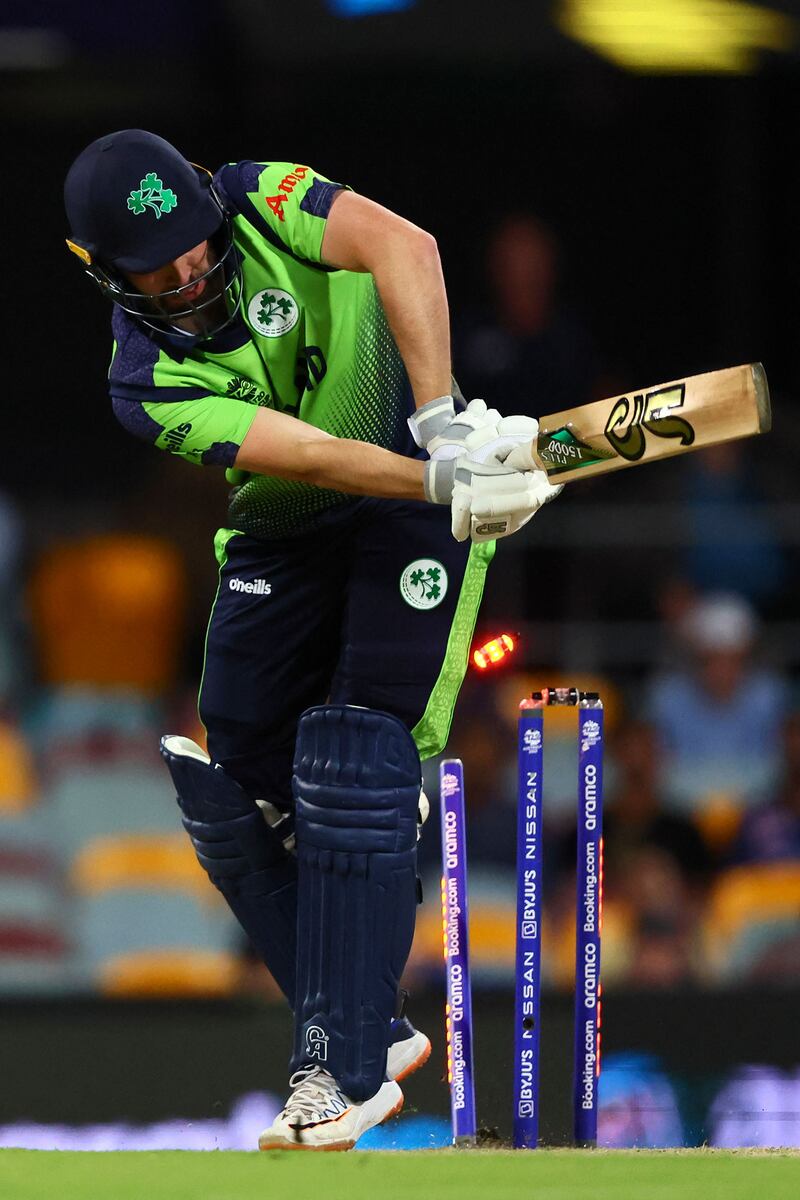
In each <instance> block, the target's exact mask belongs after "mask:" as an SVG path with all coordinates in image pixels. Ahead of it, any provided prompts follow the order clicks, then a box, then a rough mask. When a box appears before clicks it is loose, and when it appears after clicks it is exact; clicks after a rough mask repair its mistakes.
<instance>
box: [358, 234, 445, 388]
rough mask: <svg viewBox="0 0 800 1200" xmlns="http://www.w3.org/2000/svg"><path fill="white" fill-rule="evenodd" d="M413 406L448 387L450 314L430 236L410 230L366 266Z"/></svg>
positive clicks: (436, 255) (436, 252) (437, 257)
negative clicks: (397, 352)
mask: <svg viewBox="0 0 800 1200" xmlns="http://www.w3.org/2000/svg"><path fill="white" fill-rule="evenodd" d="M372 275H373V278H374V280H375V285H376V287H377V289H378V294H379V295H380V298H381V303H382V305H383V309H384V312H385V313H386V319H387V321H388V322H389V328H390V329H391V331H392V334H393V335H394V339H395V341H396V342H397V347H398V349H399V351H400V355H401V357H402V359H403V362H404V364H405V368H406V370H407V371H408V376H409V379H410V381H411V387H412V389H413V392H414V399H415V402H416V404H417V407H419V406H420V405H422V404H426V403H427V402H428V401H429V400H433V399H434V398H435V397H436V396H443V395H446V394H447V393H448V392H449V391H450V390H451V386H452V385H451V371H450V318H449V313H448V308H447V293H446V291H445V286H444V277H443V275H442V265H441V261H440V259H439V251H438V249H437V246H436V242H435V241H434V239H433V238H432V237H430V235H429V234H425V233H422V231H421V230H414V232H413V234H410V235H406V236H404V237H401V238H398V239H397V242H396V244H394V245H392V244H391V243H390V245H389V246H388V247H385V248H384V252H383V254H382V255H381V258H380V260H379V261H378V262H377V263H376V264H375V266H374V267H373V271H372Z"/></svg>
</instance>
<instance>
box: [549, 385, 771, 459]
mask: <svg viewBox="0 0 800 1200" xmlns="http://www.w3.org/2000/svg"><path fill="white" fill-rule="evenodd" d="M771 421H772V418H771V413H770V404H769V388H768V386H767V376H766V373H765V371H764V368H763V366H762V365H761V363H749V364H747V365H745V366H743V367H729V368H727V369H726V370H724V371H708V372H707V373H706V374H704V375H692V376H689V378H687V379H675V380H673V381H672V382H671V383H662V384H658V385H657V386H655V387H650V388H647V389H645V390H643V391H640V392H629V393H628V394H627V395H625V396H612V397H611V398H610V399H609V400H596V401H593V402H592V403H591V404H583V405H581V406H580V407H579V408H570V409H567V410H566V411H565V412H558V413H553V414H552V415H551V416H548V417H541V418H540V419H539V435H538V437H537V439H536V445H535V446H534V447H533V457H534V458H535V459H536V460H537V462H538V464H539V465H540V466H541V468H542V470H544V471H546V472H547V475H548V477H549V479H550V480H551V482H553V483H571V482H572V481H573V480H575V479H587V478H588V477H589V476H591V475H602V474H604V473H605V472H606V471H618V470H620V469H621V468H622V467H635V466H637V465H638V464H639V463H644V462H652V461H654V460H655V459H657V458H669V457H670V456H671V455H673V454H685V453H686V452H687V451H688V450H702V449H703V447H704V446H716V445H717V444H718V443H719V442H729V441H732V440H733V439H735V438H743V437H752V436H753V435H754V434H756V433H767V431H768V430H769V428H770V425H771Z"/></svg>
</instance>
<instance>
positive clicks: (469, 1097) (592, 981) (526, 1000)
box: [440, 688, 603, 1150]
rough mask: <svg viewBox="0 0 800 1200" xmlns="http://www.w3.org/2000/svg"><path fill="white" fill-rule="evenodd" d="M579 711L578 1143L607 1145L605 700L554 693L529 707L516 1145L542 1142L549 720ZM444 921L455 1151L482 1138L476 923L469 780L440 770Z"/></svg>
mask: <svg viewBox="0 0 800 1200" xmlns="http://www.w3.org/2000/svg"><path fill="white" fill-rule="evenodd" d="M553 705H571V706H575V707H577V709H578V712H579V717H578V838H577V867H578V869H577V885H576V944H575V1045H574V1074H573V1139H574V1142H575V1144H576V1145H579V1146H594V1145H596V1142H597V1115H598V1084H599V1078H600V1024H601V1020H600V1010H601V1003H600V994H601V989H600V945H601V930H602V903H603V895H602V893H603V704H602V701H601V699H600V696H599V695H598V694H597V693H596V692H581V691H579V690H578V689H577V688H545V689H543V690H542V691H541V692H534V693H533V695H532V697H531V698H530V699H527V700H523V701H522V703H521V705H520V716H519V742H518V759H517V763H518V794H517V913H516V966H515V999H514V1075H513V1094H514V1114H513V1145H514V1147H515V1148H517V1149H527V1150H533V1149H535V1148H536V1147H537V1145H538V1142H539V1043H540V1009H541V1004H540V992H541V936H542V919H541V902H542V858H543V855H542V833H543V828H542V810H543V803H542V801H543V756H544V710H545V709H546V708H548V707H551V706H553ZM440 787H441V814H442V847H443V872H442V921H443V931H444V955H445V963H446V969H447V1009H446V1027H447V1029H446V1031H447V1073H448V1082H449V1083H450V1103H451V1115H452V1122H453V1141H454V1143H456V1144H463V1143H465V1142H466V1143H470V1142H474V1140H475V1135H476V1122H475V1096H474V1075H473V1066H472V1005H471V987H470V973H469V944H468V922H467V867H466V837H465V812H464V774H463V767H462V764H461V762H460V760H458V759H448V760H446V761H444V762H443V763H442V764H441V767H440Z"/></svg>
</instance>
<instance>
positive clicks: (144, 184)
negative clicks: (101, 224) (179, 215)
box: [128, 171, 178, 221]
mask: <svg viewBox="0 0 800 1200" xmlns="http://www.w3.org/2000/svg"><path fill="white" fill-rule="evenodd" d="M177 207H178V197H177V196H176V195H175V193H174V192H173V191H172V189H171V188H165V187H164V184H163V183H162V182H161V180H160V179H159V178H158V176H157V175H156V173H155V171H151V172H150V174H149V175H145V177H144V179H142V180H141V182H140V183H139V189H138V191H137V190H136V189H134V190H133V191H132V192H131V194H130V196H128V208H129V209H130V210H131V212H132V213H133V214H134V216H137V217H138V216H139V214H140V213H143V212H146V211H147V209H148V208H149V209H152V211H153V212H154V213H155V214H156V220H157V221H160V220H161V217H162V215H163V214H164V213H171V212H172V210H173V208H177Z"/></svg>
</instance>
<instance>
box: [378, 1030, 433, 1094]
mask: <svg viewBox="0 0 800 1200" xmlns="http://www.w3.org/2000/svg"><path fill="white" fill-rule="evenodd" d="M392 1036H393V1037H394V1038H395V1039H396V1040H395V1041H393V1042H392V1043H391V1045H390V1046H389V1049H388V1051H387V1053H386V1077H387V1079H394V1080H396V1081H397V1082H398V1083H400V1081H401V1080H402V1079H405V1078H406V1076H407V1075H410V1074H411V1073H412V1071H418V1070H419V1068H420V1067H422V1066H424V1065H425V1063H426V1062H427V1061H428V1059H429V1058H430V1056H431V1044H430V1042H429V1040H428V1038H427V1037H426V1036H425V1034H424V1033H420V1031H419V1030H418V1029H415V1028H414V1026H413V1025H412V1024H411V1022H410V1021H408V1020H407V1019H406V1018H405V1017H401V1018H400V1019H399V1020H395V1021H393V1022H392Z"/></svg>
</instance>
